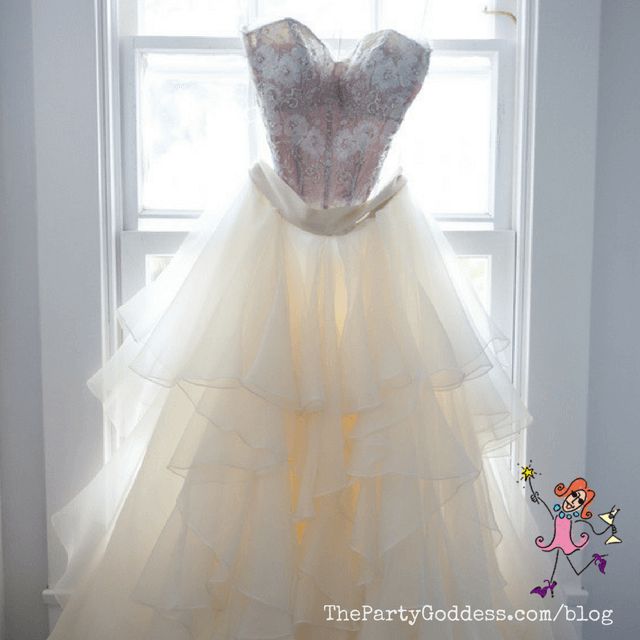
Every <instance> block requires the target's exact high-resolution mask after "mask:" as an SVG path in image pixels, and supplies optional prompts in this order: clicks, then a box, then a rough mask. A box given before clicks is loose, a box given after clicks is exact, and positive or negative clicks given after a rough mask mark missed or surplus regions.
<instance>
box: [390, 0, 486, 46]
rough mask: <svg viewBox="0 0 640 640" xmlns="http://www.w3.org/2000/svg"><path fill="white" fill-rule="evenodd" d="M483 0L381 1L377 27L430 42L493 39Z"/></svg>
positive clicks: (484, 0)
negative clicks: (424, 38) (428, 39)
mask: <svg viewBox="0 0 640 640" xmlns="http://www.w3.org/2000/svg"><path fill="white" fill-rule="evenodd" d="M487 6H488V7H489V8H491V7H492V6H493V2H490V1H489V2H488V1H487V0H381V8H380V26H381V27H384V28H393V29H397V30H398V31H401V32H403V33H405V34H407V35H411V36H413V37H416V36H418V37H427V38H430V39H436V38H437V39H441V40H442V39H458V38H493V37H495V36H494V17H493V16H491V15H487V14H486V13H484V11H483V9H484V8H485V7H487Z"/></svg>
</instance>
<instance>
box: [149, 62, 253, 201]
mask: <svg viewBox="0 0 640 640" xmlns="http://www.w3.org/2000/svg"><path fill="white" fill-rule="evenodd" d="M141 62H142V64H141V65H140V68H141V69H142V71H141V78H140V102H141V105H140V106H141V113H140V116H141V117H140V142H141V159H142V166H141V173H142V175H141V181H140V182H141V188H142V194H141V203H140V204H141V206H142V208H143V209H196V210H198V209H203V208H205V205H206V203H207V202H208V198H209V197H210V194H211V193H212V191H214V190H215V189H217V188H220V189H222V188H223V187H226V186H227V184H228V179H229V176H234V175H235V176H236V177H237V176H239V175H241V174H242V175H244V171H245V170H246V167H247V165H248V161H249V159H248V148H249V147H248V131H247V124H246V107H247V95H248V89H247V84H246V83H247V74H246V61H245V59H244V58H243V57H242V56H240V55H213V54H166V53H162V54H160V53H143V54H142V60H141ZM214 178H215V179H216V180H217V182H218V183H220V184H217V183H215V182H213V179H214Z"/></svg>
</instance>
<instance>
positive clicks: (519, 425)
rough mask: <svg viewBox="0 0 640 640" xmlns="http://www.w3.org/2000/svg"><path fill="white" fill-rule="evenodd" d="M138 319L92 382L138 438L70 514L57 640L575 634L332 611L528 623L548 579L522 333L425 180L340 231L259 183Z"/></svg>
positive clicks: (127, 441) (139, 310)
mask: <svg viewBox="0 0 640 640" xmlns="http://www.w3.org/2000/svg"><path fill="white" fill-rule="evenodd" d="M118 314H119V319H120V321H121V323H122V326H123V327H124V328H125V330H126V338H125V340H124V342H123V344H122V346H121V347H120V349H119V350H118V351H117V353H116V354H115V355H114V356H113V357H112V358H111V359H110V360H109V361H108V362H107V363H106V365H105V366H104V367H103V368H102V369H101V370H100V371H99V372H98V373H96V375H95V376H94V377H93V378H92V379H91V380H90V381H89V386H90V388H91V389H92V391H93V392H94V393H95V395H96V396H97V397H98V398H99V399H100V400H101V401H102V402H103V404H104V408H105V411H106V413H107V415H108V416H109V417H110V419H111V421H112V422H113V424H114V426H115V427H116V429H117V431H118V433H119V436H120V439H121V440H122V445H121V447H120V448H119V449H118V451H117V452H116V453H115V455H114V456H113V458H112V459H111V460H110V462H109V463H107V464H106V465H105V466H104V467H103V469H102V470H101V471H100V472H99V473H98V475H97V476H96V477H95V478H94V480H93V481H92V483H90V484H89V485H88V486H87V487H85V489H84V490H83V491H82V492H81V493H80V494H79V495H78V496H77V497H76V498H75V499H74V500H73V501H72V502H71V503H69V504H68V505H67V506H66V507H64V508H63V509H62V510H61V511H60V512H58V513H57V514H56V515H55V516H54V521H53V523H54V527H55V529H56V531H57V532H58V535H59V537H60V539H61V541H62V542H63V544H64V545H65V547H66V549H67V552H68V565H67V569H66V572H65V573H64V575H63V576H62V577H61V578H60V580H59V581H58V583H57V584H56V585H55V587H56V589H57V591H58V593H59V594H60V599H61V603H62V604H63V605H64V610H63V613H62V615H61V618H60V620H59V622H58V624H57V626H56V628H55V630H54V632H53V634H52V635H51V639H53V640H107V639H110V640H115V639H116V638H117V639H121V638H126V639H128V640H142V639H143V638H145V639H153V640H183V639H184V640H186V639H190V640H194V639H196V640H214V639H216V640H217V639H222V638H237V639H247V640H249V639H265V640H266V639H275V638H283V639H285V638H289V639H293V638H296V639H297V640H301V639H309V640H315V639H329V638H330V639H342V638H344V639H345V640H346V639H352V638H360V639H365V638H367V639H370V638H371V639H374V638H376V639H377V638H391V637H393V638H437V639H438V640H440V639H446V638H452V639H454V638H455V639H456V640H458V639H459V640H466V639H472V638H473V639H487V640H489V639H491V640H495V639H496V638H505V639H506V638H509V639H510V638H536V639H538V638H539V639H551V638H562V639H563V640H564V639H565V638H571V637H572V635H571V634H572V633H573V632H572V630H571V629H570V628H569V627H567V626H562V627H560V626H558V625H556V626H555V627H554V626H552V625H550V624H547V623H515V622H513V623H506V622H504V623H503V622H500V623H498V622H489V621H485V622H482V623H473V622H472V623H463V622H458V623H455V622H450V621H444V622H439V623H438V622H423V621H420V620H418V621H417V623H416V624H415V625H409V624H408V623H406V622H405V623H402V622H397V621H396V622H395V623H391V622H384V623H383V622H374V621H372V620H369V621H367V622H355V621H347V620H345V619H341V620H340V621H335V620H334V621H331V620H327V611H326V610H325V605H331V604H337V605H340V606H341V607H343V608H344V609H356V608H358V607H362V606H363V605H365V604H366V605H369V606H371V607H373V608H374V609H375V608H381V609H397V608H398V607H400V606H403V607H405V608H420V607H422V606H423V605H431V606H432V607H433V608H434V609H439V608H440V609H447V608H449V607H451V606H452V605H458V606H459V607H464V606H465V605H471V607H472V608H478V609H484V610H487V609H492V608H497V607H505V608H507V609H510V608H511V607H515V606H518V605H520V606H526V607H527V608H530V607H533V606H534V605H535V604H537V603H535V602H532V601H531V599H530V596H529V595H528V590H529V588H530V586H528V585H530V582H531V581H532V580H537V579H538V577H539V576H540V575H545V574H546V573H547V566H546V564H545V562H546V560H545V559H544V558H542V554H539V553H538V552H537V550H535V551H534V550H533V549H532V548H531V550H530V547H531V546H532V543H531V540H529V539H527V538H525V536H524V534H523V527H526V526H528V525H527V524H526V523H527V522H528V521H527V518H529V517H530V516H529V515H528V513H524V512H526V511H527V509H526V508H525V509H524V511H523V514H521V515H520V516H518V517H516V516H515V515H514V514H515V510H517V509H520V510H521V511H522V504H523V503H526V499H525V497H523V496H522V495H520V494H519V492H518V490H517V487H516V486H515V482H514V478H513V476H510V475H509V472H508V469H507V468H506V467H505V466H504V461H503V459H502V458H501V457H500V456H501V454H502V453H503V452H504V445H505V444H506V443H508V442H509V441H510V440H512V439H513V438H514V437H515V436H516V435H517V434H518V433H519V432H520V431H521V430H522V429H523V428H525V427H526V426H527V425H528V424H529V422H530V416H529V414H528V412H527V410H526V408H525V407H524V405H523V404H522V402H521V400H520V399H519V397H518V395H517V393H516V392H515V390H514V389H513V387H512V386H511V384H510V382H509V378H508V376H507V374H506V373H505V370H504V368H503V366H502V365H503V363H502V360H501V352H502V350H503V349H505V347H507V346H508V341H507V340H506V338H505V337H504V336H503V335H502V333H501V332H500V331H499V329H498V328H497V327H496V326H495V325H494V324H493V323H492V321H491V319H490V318H489V317H488V316H487V315H486V313H485V312H484V310H483V309H482V306H481V305H480V303H479V302H478V300H477V298H476V297H475V295H474V293H473V292H472V291H471V288H470V286H469V284H468V283H467V282H466V281H465V280H464V278H462V277H461V275H460V274H459V272H458V270H457V266H456V258H455V256H454V255H453V252H452V251H451V249H450V247H449V245H448V244H447V242H446V240H445V239H444V236H443V235H442V233H441V232H440V230H439V229H438V227H437V225H436V223H435V222H434V221H432V220H430V219H429V218H428V217H426V216H425V215H424V214H423V213H422V211H421V210H420V208H419V207H418V206H416V204H415V203H414V201H413V199H412V197H411V190H410V188H409V187H405V188H403V189H402V190H401V191H399V192H398V193H397V194H396V195H395V197H393V198H392V199H391V200H390V201H389V202H388V203H387V204H386V206H385V207H384V208H383V209H381V210H380V211H378V212H377V213H376V215H375V216H373V217H371V218H369V219H367V220H366V221H365V222H364V223H362V224H361V225H359V226H358V227H357V228H355V229H354V230H353V231H351V232H349V233H347V234H345V235H341V236H321V235H315V234H312V233H309V232H307V231H304V230H302V229H300V228H298V227H296V226H293V225H292V224H290V223H288V222H287V221H286V220H285V219H284V218H283V217H282V216H281V215H280V214H279V213H278V211H276V210H275V209H274V208H273V207H272V206H271V205H270V204H269V202H268V201H267V199H266V198H265V197H264V196H263V194H262V193H261V192H260V191H259V190H258V189H257V188H256V187H255V186H254V185H253V184H252V183H251V182H250V181H249V180H247V182H246V184H245V185H243V187H242V188H241V189H240V191H239V193H238V195H237V197H236V199H235V200H234V202H233V204H232V205H231V207H230V208H228V209H227V210H226V211H224V212H211V213H209V214H208V215H206V216H204V217H203V219H202V220H201V221H200V224H199V226H198V228H197V229H196V230H194V231H193V232H191V233H190V234H189V236H188V237H187V239H186V241H185V242H184V244H183V245H182V247H181V248H180V250H179V251H178V253H177V254H176V256H175V257H174V258H173V260H172V262H171V263H170V264H169V266H168V267H167V268H166V269H165V270H164V271H163V273H162V274H161V275H160V276H159V277H158V278H157V279H156V280H155V281H154V282H153V283H151V284H149V285H148V286H147V287H145V288H144V289H142V290H141V291H140V292H139V293H138V294H137V295H135V296H134V297H133V298H132V299H131V300H129V301H128V302H127V303H126V304H124V305H123V306H122V307H121V308H120V309H119V312H118ZM505 478H507V479H505ZM507 485H508V486H507ZM505 492H507V494H505ZM529 531H531V537H533V530H532V529H530V530H529ZM540 563H543V564H542V568H538V569H536V567H539V565H540ZM534 570H537V571H538V573H532V571H534ZM65 594H66V595H65ZM561 601H562V600H561V598H556V599H555V603H554V604H555V605H556V606H557V605H558V604H559V603H560V602H561Z"/></svg>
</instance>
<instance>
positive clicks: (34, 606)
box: [0, 0, 47, 640]
mask: <svg viewBox="0 0 640 640" xmlns="http://www.w3.org/2000/svg"><path fill="white" fill-rule="evenodd" d="M33 105H34V102H33V64H32V38H31V5H30V3H29V2H25V1H24V0H3V1H2V2H0V216H1V218H0V486H1V490H2V536H1V537H2V542H3V552H4V554H3V555H4V577H5V590H4V591H5V623H6V624H5V633H6V638H7V640H42V638H44V637H45V635H46V629H47V616H46V608H45V607H44V606H43V603H42V597H41V592H42V587H43V585H44V584H46V580H47V555H46V538H45V488H44V457H43V440H42V401H41V396H42V389H41V384H40V325H39V315H38V256H37V251H38V245H37V218H36V192H35V180H36V178H35V157H34V134H33V118H34V106H33Z"/></svg>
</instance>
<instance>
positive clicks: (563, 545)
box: [536, 515, 589, 555]
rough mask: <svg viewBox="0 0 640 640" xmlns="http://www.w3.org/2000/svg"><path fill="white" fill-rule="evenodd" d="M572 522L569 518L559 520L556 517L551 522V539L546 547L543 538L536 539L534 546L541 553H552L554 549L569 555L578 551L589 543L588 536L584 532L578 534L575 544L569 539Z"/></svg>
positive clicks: (559, 518)
mask: <svg viewBox="0 0 640 640" xmlns="http://www.w3.org/2000/svg"><path fill="white" fill-rule="evenodd" d="M571 526H572V522H571V520H570V519H569V518H561V517H560V516H559V515H557V516H556V517H555V518H554V520H553V539H552V540H551V542H549V544H548V545H546V546H545V544H544V537H543V536H539V537H537V538H536V545H537V546H538V547H539V548H540V549H542V551H553V550H554V549H560V550H561V551H563V552H564V553H565V554H566V555H571V554H572V553H573V552H574V551H578V550H580V549H582V547H584V545H585V544H587V542H588V541H589V534H588V533H587V532H586V531H582V532H581V533H580V536H579V537H580V540H579V542H578V543H577V544H576V543H574V542H573V539H572V537H571Z"/></svg>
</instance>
